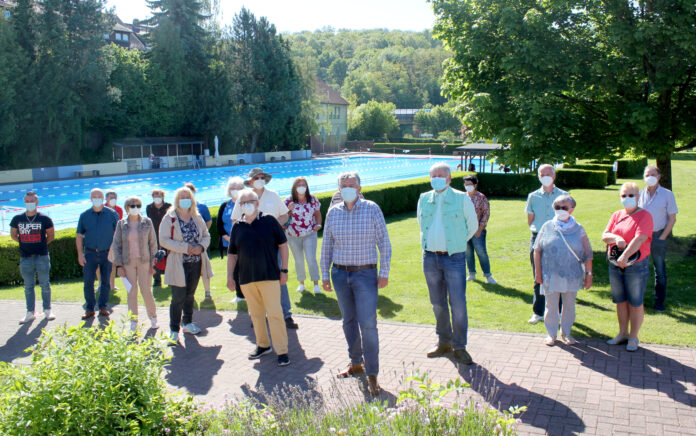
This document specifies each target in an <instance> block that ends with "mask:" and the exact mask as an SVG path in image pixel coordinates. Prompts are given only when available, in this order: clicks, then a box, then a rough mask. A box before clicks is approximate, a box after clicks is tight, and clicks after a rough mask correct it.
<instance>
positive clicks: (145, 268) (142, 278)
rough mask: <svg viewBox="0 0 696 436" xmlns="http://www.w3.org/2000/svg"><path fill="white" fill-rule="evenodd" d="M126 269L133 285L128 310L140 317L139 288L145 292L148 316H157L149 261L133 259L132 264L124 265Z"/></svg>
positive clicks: (144, 299)
mask: <svg viewBox="0 0 696 436" xmlns="http://www.w3.org/2000/svg"><path fill="white" fill-rule="evenodd" d="M123 269H124V270H126V278H127V279H128V281H129V282H131V285H132V286H133V287H132V288H131V290H130V292H128V310H130V311H131V313H132V314H133V316H134V317H135V319H136V320H137V319H138V288H140V293H141V294H143V301H144V302H145V309H146V310H147V317H148V318H150V319H152V318H157V306H155V298H154V297H153V296H152V274H151V273H150V263H149V261H145V262H138V261H137V260H136V259H133V260H131V262H130V264H128V265H126V266H124V267H123Z"/></svg>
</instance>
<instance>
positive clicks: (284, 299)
mask: <svg viewBox="0 0 696 436" xmlns="http://www.w3.org/2000/svg"><path fill="white" fill-rule="evenodd" d="M278 266H279V267H282V266H283V265H282V264H281V261H280V250H278ZM280 307H281V309H283V318H284V319H288V318H290V317H291V316H292V312H290V309H292V305H291V304H290V294H289V293H288V285H287V283H286V284H284V285H280Z"/></svg>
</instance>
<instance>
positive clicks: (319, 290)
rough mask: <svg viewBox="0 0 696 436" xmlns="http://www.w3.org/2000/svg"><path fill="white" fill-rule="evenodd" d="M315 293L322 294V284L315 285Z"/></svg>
mask: <svg viewBox="0 0 696 436" xmlns="http://www.w3.org/2000/svg"><path fill="white" fill-rule="evenodd" d="M314 293H315V294H321V286H319V285H314Z"/></svg>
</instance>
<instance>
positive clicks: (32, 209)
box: [24, 203, 36, 212]
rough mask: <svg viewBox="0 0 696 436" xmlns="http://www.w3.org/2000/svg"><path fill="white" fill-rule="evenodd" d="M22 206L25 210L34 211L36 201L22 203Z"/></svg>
mask: <svg viewBox="0 0 696 436" xmlns="http://www.w3.org/2000/svg"><path fill="white" fill-rule="evenodd" d="M24 207H26V208H27V212H34V211H35V210H36V203H24Z"/></svg>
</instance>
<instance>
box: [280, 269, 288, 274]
mask: <svg viewBox="0 0 696 436" xmlns="http://www.w3.org/2000/svg"><path fill="white" fill-rule="evenodd" d="M280 272H282V273H285V274H287V273H288V270H287V269H281V270H280Z"/></svg>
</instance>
